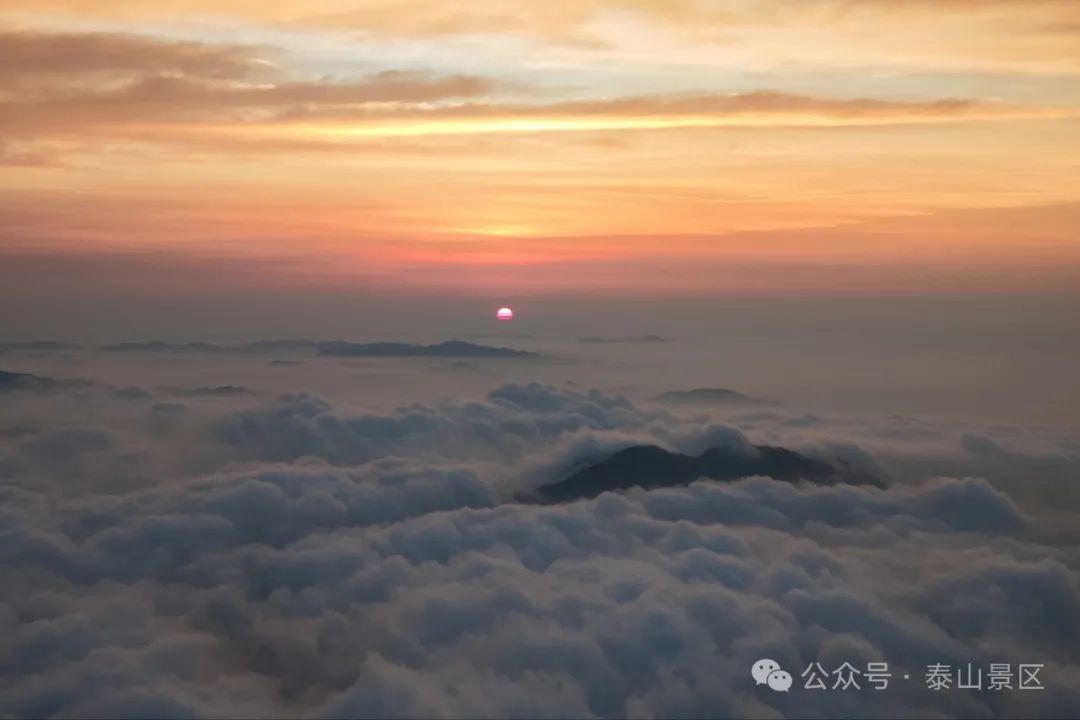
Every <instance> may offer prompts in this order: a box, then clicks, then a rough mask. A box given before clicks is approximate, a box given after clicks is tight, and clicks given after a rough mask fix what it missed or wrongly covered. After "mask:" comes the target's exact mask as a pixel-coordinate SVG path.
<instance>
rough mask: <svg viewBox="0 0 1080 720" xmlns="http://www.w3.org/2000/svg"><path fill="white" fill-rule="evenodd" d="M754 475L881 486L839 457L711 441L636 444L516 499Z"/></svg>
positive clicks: (545, 499) (568, 497)
mask: <svg viewBox="0 0 1080 720" xmlns="http://www.w3.org/2000/svg"><path fill="white" fill-rule="evenodd" d="M755 475H760V476H764V477H770V478H773V479H774V480H782V481H785V482H797V481H799V480H806V481H809V482H812V483H816V484H821V485H833V484H837V483H849V484H855V485H876V486H879V487H883V486H884V483H883V481H882V480H880V479H879V478H876V477H873V476H871V475H869V474H867V473H865V472H861V471H856V470H853V469H851V468H848V467H847V466H846V465H844V464H842V463H831V462H826V461H825V460H819V459H817V458H812V457H809V456H806V455H803V454H802V453H799V452H796V451H794V450H788V449H787V448H782V447H774V446H771V445H755V446H753V447H752V452H750V453H743V452H739V451H736V450H733V449H731V448H727V447H715V448H710V449H709V450H706V451H705V452H703V453H702V454H701V455H697V456H691V455H683V454H682V453H676V452H671V451H669V450H665V449H663V448H661V447H657V446H655V445H636V446H633V447H629V448H626V449H625V450H620V451H619V452H617V453H615V454H613V455H611V456H610V457H608V458H607V459H605V460H603V461H601V462H599V463H596V464H594V465H590V466H589V467H586V468H584V469H582V470H579V471H577V472H575V473H574V474H573V475H571V476H570V477H568V478H566V479H565V480H561V481H559V482H555V483H552V484H550V485H543V486H541V487H539V488H537V489H536V490H535V491H534V493H533V494H532V495H530V496H529V497H522V498H520V499H522V500H526V501H529V500H532V501H534V502H535V501H539V502H541V503H564V502H573V501H575V500H584V499H588V498H593V497H596V496H598V495H600V494H601V493H605V492H618V491H621V490H628V489H630V488H635V487H638V488H643V489H646V490H650V489H655V488H663V487H678V486H682V485H689V484H690V483H692V482H694V481H695V480H698V479H702V478H705V479H709V480H725V481H730V480H738V479H740V478H745V477H752V476H755Z"/></svg>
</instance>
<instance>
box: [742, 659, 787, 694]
mask: <svg viewBox="0 0 1080 720" xmlns="http://www.w3.org/2000/svg"><path fill="white" fill-rule="evenodd" d="M750 675H751V676H752V677H753V678H754V682H755V683H757V684H758V685H768V686H769V689H770V690H774V691H776V692H787V691H788V690H790V689H791V673H789V672H788V671H786V670H783V669H781V667H780V663H778V662H776V661H775V660H769V659H768V658H762V659H761V660H758V661H757V662H756V663H754V664H753V665H752V666H750Z"/></svg>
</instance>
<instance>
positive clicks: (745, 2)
mask: <svg viewBox="0 0 1080 720" xmlns="http://www.w3.org/2000/svg"><path fill="white" fill-rule="evenodd" d="M31 8H32V9H31ZM1077 228H1080V3H1077V2H1074V1H1073V0H684V1H680V0H652V1H650V0H566V1H562V0H548V1H546V2H543V3H537V2H530V1H526V0H520V1H518V2H512V1H510V0H470V2H468V3H446V2H444V1H443V0H438V1H436V0H410V1H409V2H401V1H400V0H395V1H394V2H391V1H390V0H322V1H320V2H314V1H307V0H299V1H297V0H293V1H289V2H285V1H284V0H282V1H280V2H273V1H265V0H264V1H260V2H255V1H254V0H233V1H228V0H224V1H219V2H209V1H207V0H168V1H166V2H158V3H144V2H121V1H116V0H95V2H92V3H90V2H79V1H77V0H67V1H64V0H38V2H35V3H33V4H29V5H28V4H27V3H25V2H16V1H13V0H0V263H2V262H3V260H4V258H5V257H7V258H9V259H11V258H24V259H25V258H26V257H27V256H38V257H39V258H40V257H41V256H44V257H48V256H64V257H65V258H69V259H70V258H75V259H76V260H77V259H78V258H79V257H90V256H92V258H93V260H94V262H90V261H89V260H88V261H87V263H86V267H87V282H91V281H92V276H93V274H94V273H95V272H97V270H95V268H99V267H100V262H98V261H99V260H100V259H101V258H106V259H107V258H108V257H110V256H115V257H117V258H121V257H131V256H133V255H137V256H140V257H145V258H148V260H147V264H146V273H147V277H148V278H152V277H153V276H154V273H155V272H157V271H160V272H162V273H166V272H167V271H168V270H169V269H170V268H172V269H175V267H176V266H186V265H191V266H192V267H201V265H200V263H205V262H206V261H207V259H208V258H209V259H214V260H215V261H219V267H218V274H217V275H215V277H216V278H217V281H219V282H225V283H236V284H237V285H238V286H239V285H245V284H247V285H251V284H255V285H264V286H267V287H275V286H279V285H281V286H295V285H305V286H327V287H331V286H332V287H340V286H346V287H347V286H350V285H357V286H364V287H365V288H375V289H379V288H383V289H386V290H387V291H390V290H394V289H401V288H408V289H423V288H428V289H432V290H437V291H440V292H445V291H452V292H457V293H471V294H493V293H494V294H497V293H509V292H529V293H543V292H557V293H565V292H590V291H601V292H622V293H628V294H635V293H667V294H672V293H673V294H679V293H710V292H723V293H730V292H736V293H737V292H747V293H758V292H765V293H770V292H784V291H796V292H808V293H825V294H828V293H838V292H841V293H842V292H859V293H868V294H873V293H875V292H882V293H895V292H912V293H928V292H950V291H971V290H978V291H1042V290H1063V289H1075V288H1076V287H1080V282H1078V281H1080V238H1078V235H1077ZM245 265H246V266H247V267H249V268H250V267H258V268H259V270H258V272H250V271H249V272H239V271H237V272H232V271H230V270H228V269H227V268H237V267H244V266H245ZM9 266H10V267H14V265H10V264H9ZM35 267H40V265H35ZM155 267H156V268H157V270H155ZM184 277H188V275H186V274H185V275H184ZM184 282H186V281H184ZM153 285H154V283H153V282H152V281H150V280H148V286H150V287H153Z"/></svg>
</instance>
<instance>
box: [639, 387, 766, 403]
mask: <svg viewBox="0 0 1080 720" xmlns="http://www.w3.org/2000/svg"><path fill="white" fill-rule="evenodd" d="M653 401H654V402H664V403H679V404H687V405H689V404H703V405H704V404H709V403H731V404H743V405H762V404H765V403H767V402H768V401H767V400H763V399H762V398H756V397H751V396H750V395H743V394H742V393H741V392H737V391H735V390H729V389H727V388H694V389H693V390H669V391H668V392H665V393H660V394H659V395H657V396H656V397H654V398H653Z"/></svg>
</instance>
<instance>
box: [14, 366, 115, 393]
mask: <svg viewBox="0 0 1080 720" xmlns="http://www.w3.org/2000/svg"><path fill="white" fill-rule="evenodd" d="M93 384H94V383H92V382H90V381H89V380H57V379H56V378H48V377H41V376H40V375H32V374H30V373H17V372H7V371H5V370H0V392H14V391H16V390H33V391H37V392H42V391H47V390H59V389H60V388H81V387H87V386H89V385H93Z"/></svg>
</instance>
